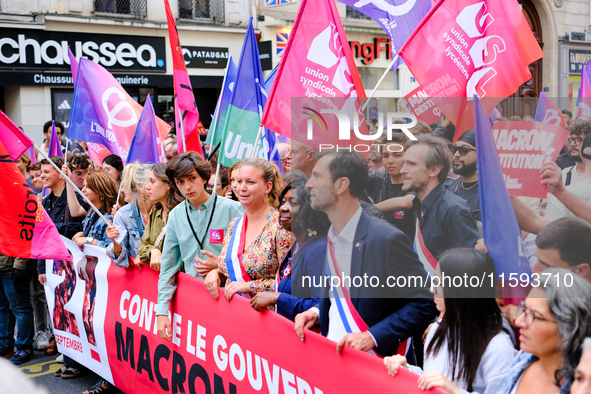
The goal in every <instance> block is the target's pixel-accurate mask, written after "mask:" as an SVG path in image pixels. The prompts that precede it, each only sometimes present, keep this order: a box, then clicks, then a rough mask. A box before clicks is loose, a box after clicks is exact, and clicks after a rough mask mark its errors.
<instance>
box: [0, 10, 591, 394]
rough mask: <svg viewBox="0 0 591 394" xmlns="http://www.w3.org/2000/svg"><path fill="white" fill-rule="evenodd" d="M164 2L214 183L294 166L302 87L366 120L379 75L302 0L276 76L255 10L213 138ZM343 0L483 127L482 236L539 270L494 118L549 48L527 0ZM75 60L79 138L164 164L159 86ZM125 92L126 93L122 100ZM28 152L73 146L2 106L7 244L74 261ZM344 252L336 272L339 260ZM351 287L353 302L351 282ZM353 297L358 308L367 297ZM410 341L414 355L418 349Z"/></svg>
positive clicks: (478, 130)
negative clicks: (242, 168)
mask: <svg viewBox="0 0 591 394" xmlns="http://www.w3.org/2000/svg"><path fill="white" fill-rule="evenodd" d="M164 2H165V5H166V13H167V19H168V34H169V39H170V49H171V52H172V58H173V75H174V108H175V127H174V128H175V133H176V141H177V144H178V153H179V154H181V153H184V152H191V151H193V152H197V153H198V154H199V155H200V156H201V158H203V159H204V160H210V159H211V158H212V157H213V156H214V153H215V152H217V154H218V159H217V163H218V166H217V168H216V169H215V174H216V178H215V179H216V181H215V182H216V183H217V182H218V176H217V175H218V173H219V171H220V165H221V166H224V167H228V168H230V167H235V166H236V165H237V164H238V163H240V162H242V161H243V160H244V159H249V158H253V157H257V158H262V159H264V160H266V161H269V162H272V163H274V164H276V166H277V168H278V170H279V171H280V172H281V175H289V174H287V173H286V174H284V173H283V172H284V169H285V165H284V164H285V161H286V160H290V159H291V155H292V154H293V153H294V152H295V151H296V150H295V148H293V146H292V148H289V149H288V150H287V151H286V152H280V147H279V145H280V144H281V143H289V141H290V138H294V136H295V135H294V122H293V116H294V113H296V112H297V111H298V109H297V108H294V101H293V99H294V98H318V99H319V101H321V99H322V98H325V99H329V100H332V99H335V100H336V99H339V98H341V99H343V100H346V99H352V100H354V103H353V104H352V105H353V106H352V107H348V108H353V110H354V111H356V112H357V113H358V114H359V115H360V119H362V120H363V121H365V119H364V115H363V113H364V112H363V109H364V107H362V104H363V102H362V101H359V99H364V98H366V93H365V92H366V89H370V88H374V87H373V86H363V84H362V82H361V78H360V76H359V72H358V70H357V67H356V65H355V62H354V59H353V56H352V54H351V49H350V47H349V43H348V41H347V37H346V34H345V30H344V28H343V25H342V23H341V18H340V16H339V14H338V12H337V7H336V4H335V2H334V0H302V1H301V4H300V9H299V12H298V14H297V17H296V19H295V21H294V24H293V29H292V31H291V33H290V35H289V40H288V42H287V46H286V48H285V50H284V51H283V55H282V58H281V61H280V63H279V65H278V66H277V68H276V69H274V70H273V71H272V72H271V73H270V75H269V76H268V77H267V79H266V80H265V78H264V77H263V71H262V67H261V63H260V58H259V52H258V47H257V42H256V41H257V40H256V35H255V30H254V26H253V21H252V18H251V20H250V21H249V24H248V28H247V30H246V32H245V39H244V44H243V46H242V51H241V54H240V58H239V59H238V65H237V66H236V64H235V62H234V59H233V58H232V56H230V58H229V59H228V63H227V67H226V71H225V75H224V80H223V84H222V87H221V92H220V96H219V99H218V101H217V105H216V109H215V112H214V114H213V115H212V121H211V126H210V128H209V131H208V133H207V137H206V140H205V145H203V144H202V143H201V139H200V134H199V131H198V123H199V111H198V108H197V106H196V102H195V97H194V93H193V89H192V87H191V83H190V78H189V74H188V73H187V69H186V66H185V62H184V58H183V55H182V53H183V52H182V47H181V43H180V40H179V37H178V33H177V29H176V25H175V21H174V18H173V16H172V13H171V10H170V6H169V4H168V1H167V0H164ZM343 2H344V3H346V4H348V5H350V6H352V7H355V8H356V9H358V10H359V11H360V12H363V13H365V14H366V15H368V16H370V17H371V18H372V19H374V20H375V21H376V22H377V23H378V24H379V25H380V27H382V28H383V29H384V31H385V32H386V34H387V35H388V37H389V38H390V41H391V44H392V54H393V56H392V57H393V60H392V62H391V64H390V65H389V66H388V68H387V69H386V74H385V76H384V77H387V76H388V74H387V73H388V72H389V71H390V70H396V69H398V67H399V66H400V65H402V64H405V65H406V66H407V67H408V69H409V71H410V72H411V73H412V75H413V76H414V77H415V78H416V80H417V81H418V82H419V84H420V87H421V89H422V91H423V92H425V93H426V94H427V95H428V96H429V97H431V98H432V99H433V100H434V102H435V104H436V105H437V106H438V107H439V108H441V111H442V112H443V114H444V115H445V117H446V118H447V119H449V120H451V122H452V123H453V124H454V125H455V135H454V136H453V142H454V143H455V142H457V141H458V140H459V139H460V138H461V137H462V135H463V134H464V133H465V132H466V131H468V130H471V129H473V130H474V135H475V145H474V148H475V151H476V156H477V168H478V191H479V201H480V210H481V217H482V238H483V242H484V244H485V245H486V249H487V250H488V255H489V256H490V257H491V258H492V260H493V261H494V265H495V269H496V274H497V276H499V277H500V276H504V277H505V278H509V276H510V275H511V274H516V275H517V277H519V278H523V277H522V276H521V275H522V274H525V275H527V276H531V274H532V271H531V267H530V263H529V262H528V259H527V257H526V251H525V248H524V244H523V238H522V233H521V229H520V224H521V223H519V224H518V218H517V217H516V214H515V212H514V210H513V209H512V208H511V207H512V197H510V193H509V192H508V190H507V187H506V183H505V178H506V174H505V173H504V172H503V168H502V166H501V164H500V162H499V156H498V152H497V149H496V147H495V146H496V143H495V140H494V139H493V133H492V125H493V122H494V121H495V120H496V119H497V118H500V116H501V114H500V113H499V111H498V110H497V109H496V106H497V105H498V104H499V103H500V102H501V101H502V100H503V99H504V98H505V97H507V96H509V95H511V94H513V93H514V92H515V91H516V90H517V89H518V87H519V86H520V85H521V84H522V83H524V82H525V81H527V80H529V79H530V78H531V74H530V72H529V70H528V65H529V64H531V63H532V62H534V61H536V60H538V59H540V58H541V57H543V52H542V50H541V48H540V47H539V45H538V43H537V41H536V39H535V37H534V36H533V34H532V33H531V30H530V28H529V26H528V24H527V22H526V20H525V18H524V16H523V13H522V12H521V9H520V7H519V4H518V3H517V1H516V0H507V1H490V0H485V1H481V2H476V3H474V2H472V1H467V0H440V1H438V2H435V3H433V4H432V2H431V1H430V0H416V1H407V2H400V1H393V0H379V1H378V0H374V1H350V0H344V1H343ZM70 59H71V60H70V62H71V69H72V76H73V79H74V81H75V89H74V98H73V103H72V109H71V118H70V123H69V131H68V139H69V140H75V141H85V142H87V143H89V152H88V153H89V156H90V159H91V160H92V161H93V162H94V163H95V164H96V165H97V166H98V167H100V166H101V164H102V162H103V160H104V158H105V157H106V156H108V155H111V154H116V155H118V156H120V157H121V160H122V161H123V163H124V164H128V163H134V162H139V163H150V164H161V163H165V162H166V161H167V156H168V155H167V154H166V153H165V146H164V144H163V141H164V140H165V139H166V138H167V136H168V135H169V133H170V132H171V127H170V126H169V125H167V124H166V123H165V122H164V121H163V120H161V119H159V118H158V117H157V116H156V114H155V111H154V107H153V105H152V98H151V97H150V96H149V95H148V97H147V98H146V101H145V104H144V106H143V107H142V106H141V105H140V104H138V103H137V102H136V101H135V100H134V99H133V98H132V97H130V96H129V94H127V93H126V91H125V89H123V88H122V87H121V85H120V84H119V83H118V82H117V81H116V79H115V78H114V77H113V75H112V74H111V73H109V72H108V71H107V70H106V69H104V68H103V67H102V66H100V65H98V64H97V63H94V62H92V61H90V60H88V59H85V58H80V59H75V58H74V56H73V55H72V53H71V52H70ZM589 72H591V71H590V69H589V65H588V66H587V67H585V68H584V69H583V78H582V84H581V90H580V93H579V98H578V100H577V106H578V107H579V113H578V119H582V120H591V107H590V105H591V102H589V100H591V98H590V97H591V84H590V82H589V75H588V73H589ZM375 88H377V86H376V87H375ZM374 92H375V89H374ZM372 94H373V92H372ZM111 97H114V98H115V99H113V100H111ZM370 98H371V97H370ZM114 102H116V103H117V104H116V105H113V103H114ZM310 111H312V112H314V109H310ZM419 120H420V118H419ZM535 122H541V123H548V124H552V125H554V126H557V127H560V128H566V127H567V126H568V124H567V122H566V121H565V119H564V117H563V116H562V113H561V111H560V109H559V108H558V107H557V106H556V105H555V104H554V103H553V102H552V100H551V99H549V98H548V97H546V96H545V95H544V94H540V98H539V100H538V107H537V110H536V113H535ZM296 127H299V125H296ZM364 130H367V125H366V124H365V122H364V123H363V125H362V132H363V131H364ZM327 132H328V130H327ZM324 137H325V136H324V135H323V136H321V138H319V139H317V140H315V141H313V142H311V143H310V145H311V148H310V150H311V151H314V150H315V149H314V148H318V144H319V141H322V140H323V138H324ZM300 142H301V141H300ZM562 143H563V142H561V144H562ZM97 146H98V147H100V149H97V148H96V147H97ZM204 146H208V147H209V149H204ZM27 151H28V152H29V156H30V157H31V159H34V158H35V157H36V156H37V154H34V153H36V151H38V152H39V154H40V155H41V156H43V157H44V158H46V156H47V157H54V156H61V157H63V153H62V149H61V146H60V142H59V138H58V136H57V133H56V130H55V125H53V126H52V131H51V136H50V139H49V152H48V153H47V154H45V152H44V150H43V149H42V148H41V149H39V148H38V147H36V146H35V145H34V144H33V142H32V140H31V139H30V138H29V137H27V136H26V135H25V134H24V133H23V132H22V131H21V130H20V129H19V127H17V126H16V125H15V124H14V123H13V122H12V121H11V120H10V119H9V118H8V117H7V116H6V115H5V114H4V113H0V163H1V164H2V165H4V166H5V167H3V169H4V170H3V174H4V176H3V177H1V178H0V209H1V210H2V212H3V213H2V215H0V227H2V228H3V229H10V230H7V231H4V233H3V235H2V237H0V253H1V254H4V255H7V256H14V257H20V258H28V259H56V260H69V259H70V255H69V253H68V251H67V249H66V247H65V246H64V243H63V242H62V241H61V239H60V236H59V234H58V231H57V230H56V228H55V226H53V223H52V222H51V220H48V219H49V217H48V215H47V213H46V212H45V211H44V209H43V207H42V206H41V204H40V203H39V200H38V199H37V196H35V194H34V193H33V192H32V191H31V190H30V186H28V184H27V182H26V181H25V179H24V178H23V177H22V176H21V173H20V172H19V170H18V169H17V166H16V164H15V162H16V161H18V160H19V158H20V157H21V156H22V155H23V153H25V152H27ZM316 151H317V149H316ZM306 152H308V151H306ZM66 154H67V151H66ZM557 154H558V152H556V155H557ZM56 168H57V167H56ZM58 170H60V171H61V169H58ZM214 192H215V187H214ZM44 195H45V192H43V196H44ZM187 215H188V213H187ZM417 223H418V221H417ZM421 242H422V239H420V240H419V243H421ZM329 245H330V243H329ZM422 245H423V246H424V242H423V244H422ZM357 247H359V246H357ZM422 249H424V247H421V246H419V247H418V249H417V250H416V252H417V253H418V254H419V258H422V259H423V260H425V261H423V263H424V264H425V268H426V269H427V271H428V272H430V273H434V272H435V268H436V265H437V261H436V260H435V259H434V258H433V256H432V255H430V254H429V253H423V251H424V250H422ZM426 252H428V251H426ZM333 254H334V253H331V255H333ZM429 256H431V257H429ZM333 259H334V257H332V258H331V259H330V260H331V261H332V260H333ZM333 263H334V267H336V268H335V270H336V272H338V264H337V263H336V262H334V261H333ZM334 267H333V268H334ZM343 289H344V288H343ZM504 290H505V292H504V294H503V297H504V299H505V304H506V305H510V304H514V305H516V304H518V303H519V301H522V300H523V299H524V298H525V297H526V296H527V294H526V289H525V288H523V287H518V288H515V289H511V288H505V289H504ZM342 293H343V294H345V297H344V298H345V299H346V300H347V302H348V303H349V304H350V303H351V302H350V299H349V297H347V296H346V295H347V294H348V292H347V289H344V291H342ZM339 305H340V303H339ZM349 308H350V309H351V310H352V311H355V307H353V306H349ZM341 309H342V307H341ZM522 310H525V309H522ZM520 311H521V310H520ZM524 313H525V312H524ZM530 313H532V312H531V311H530ZM587 318H589V316H587ZM357 320H359V319H357ZM357 323H359V324H358V326H359V327H362V328H363V329H360V331H362V332H363V331H366V330H367V326H366V325H365V323H363V320H360V322H359V321H357ZM357 323H356V324H357ZM374 341H375V338H374ZM402 353H403V354H406V353H407V352H406V349H405V351H403V352H402ZM530 362H531V360H530ZM397 367H398V364H397ZM397 367H396V368H397ZM554 391H556V390H554ZM573 392H574V391H573ZM580 392H581V391H580ZM587 392H588V391H587Z"/></svg>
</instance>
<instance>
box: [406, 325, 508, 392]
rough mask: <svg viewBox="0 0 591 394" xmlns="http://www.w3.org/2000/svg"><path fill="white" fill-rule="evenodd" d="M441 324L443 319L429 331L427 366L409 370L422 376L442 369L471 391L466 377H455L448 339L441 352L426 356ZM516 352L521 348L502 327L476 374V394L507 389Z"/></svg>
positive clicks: (474, 382)
mask: <svg viewBox="0 0 591 394" xmlns="http://www.w3.org/2000/svg"><path fill="white" fill-rule="evenodd" d="M438 327H439V322H436V323H435V324H433V326H432V327H431V329H430V330H429V333H428V334H427V338H426V340H425V350H424V354H425V358H424V362H423V368H422V369H421V368H419V367H416V366H414V365H408V369H409V370H410V371H412V372H414V373H416V374H419V375H422V374H423V373H424V372H429V371H439V372H441V373H442V374H443V375H444V376H445V377H446V378H448V379H449V380H450V381H451V382H452V384H454V385H456V386H458V387H459V388H460V389H461V390H462V394H467V393H468V391H467V390H466V387H467V384H466V382H465V381H464V379H461V380H460V381H456V380H454V379H452V376H451V365H450V361H449V353H448V351H447V346H448V345H447V340H444V342H443V345H442V346H441V348H440V349H439V351H438V352H437V353H431V354H430V355H429V356H427V355H426V353H427V348H428V347H429V343H431V341H432V340H433V337H434V336H435V331H437V328H438ZM515 354H517V351H516V350H515V348H514V347H513V342H511V338H510V337H509V335H508V334H507V333H506V332H505V331H503V330H501V332H499V333H498V334H497V335H495V336H494V337H493V338H492V339H491V340H490V342H489V343H488V345H487V347H486V350H485V351H484V354H483V355H482V358H481V359H480V364H479V365H478V369H477V371H476V376H475V377H474V381H473V382H472V393H480V394H497V393H500V392H501V391H502V388H503V383H504V382H505V377H506V376H507V375H508V374H509V371H510V370H511V365H512V363H513V358H514V357H515Z"/></svg>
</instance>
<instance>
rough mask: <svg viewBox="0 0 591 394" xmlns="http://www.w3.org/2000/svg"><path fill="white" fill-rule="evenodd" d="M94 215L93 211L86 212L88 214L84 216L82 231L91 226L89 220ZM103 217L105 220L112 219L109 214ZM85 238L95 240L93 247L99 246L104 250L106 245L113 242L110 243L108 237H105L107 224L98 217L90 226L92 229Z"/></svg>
mask: <svg viewBox="0 0 591 394" xmlns="http://www.w3.org/2000/svg"><path fill="white" fill-rule="evenodd" d="M94 214H95V212H94V210H92V209H91V210H90V212H88V214H87V215H86V217H85V218H84V220H83V221H82V228H83V229H84V230H86V228H87V226H90V225H91V223H92V221H91V219H92V216H93V215H94ZM105 217H106V218H107V220H112V217H111V215H109V214H105ZM84 230H83V231H84ZM87 237H92V238H94V239H96V245H95V246H99V247H101V248H106V247H107V245H109V244H110V243H113V241H111V240H110V239H109V237H107V223H105V221H104V220H103V219H101V218H100V217H99V218H98V219H96V220H95V222H94V224H92V227H91V229H90V232H89V233H88V235H87Z"/></svg>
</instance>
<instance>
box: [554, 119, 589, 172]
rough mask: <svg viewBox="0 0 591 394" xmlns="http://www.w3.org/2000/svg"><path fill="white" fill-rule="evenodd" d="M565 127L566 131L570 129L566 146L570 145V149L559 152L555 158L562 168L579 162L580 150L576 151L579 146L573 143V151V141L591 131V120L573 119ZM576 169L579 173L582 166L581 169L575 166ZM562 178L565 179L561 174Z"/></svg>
mask: <svg viewBox="0 0 591 394" xmlns="http://www.w3.org/2000/svg"><path fill="white" fill-rule="evenodd" d="M567 124H568V123H567ZM567 129H568V131H570V136H569V139H568V146H569V147H570V149H569V150H568V151H566V152H564V153H563V154H561V155H560V156H558V158H557V159H556V164H558V166H559V167H560V168H562V169H565V168H570V167H573V166H574V165H576V164H577V163H579V162H580V160H577V158H579V154H580V152H579V151H578V150H579V148H578V147H577V145H575V146H574V151H573V142H575V143H576V142H577V141H576V140H575V139H576V138H580V139H581V140H583V139H584V138H585V136H586V135H587V134H589V132H591V122H589V121H587V120H583V119H577V120H573V121H571V122H570V124H569V126H568V127H567ZM579 145H580V142H579ZM577 170H578V172H579V173H583V172H584V167H583V169H581V168H580V167H577ZM573 172H575V171H573ZM563 179H565V177H564V176H563ZM571 183H574V182H571Z"/></svg>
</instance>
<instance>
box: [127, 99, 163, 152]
mask: <svg viewBox="0 0 591 394" xmlns="http://www.w3.org/2000/svg"><path fill="white" fill-rule="evenodd" d="M134 161H139V162H140V163H144V164H148V163H149V164H160V163H163V162H165V161H166V160H165V156H164V152H163V151H162V143H161V142H160V141H159V136H158V128H157V126H156V114H155V113H154V107H153V106H152V99H151V97H150V94H148V97H146V102H145V103H144V109H143V110H142V114H141V115H140V120H139V121H138V122H137V127H136V129H135V133H134V134H133V140H131V146H130V147H129V153H128V154H127V160H126V163H133V162H134Z"/></svg>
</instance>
